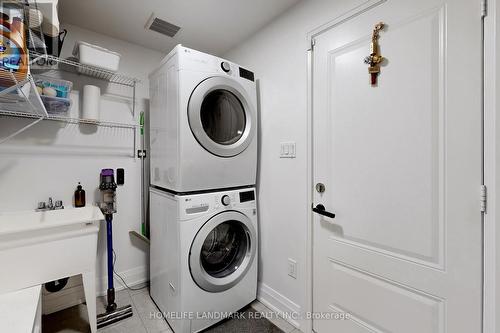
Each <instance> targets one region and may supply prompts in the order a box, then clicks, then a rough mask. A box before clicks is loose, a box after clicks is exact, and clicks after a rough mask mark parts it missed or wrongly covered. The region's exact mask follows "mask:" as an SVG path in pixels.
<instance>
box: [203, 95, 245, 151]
mask: <svg viewBox="0 0 500 333" xmlns="http://www.w3.org/2000/svg"><path fill="white" fill-rule="evenodd" d="M200 117H201V123H202V125H203V129H204V130H205V133H207V135H208V136H209V137H210V139H212V140H213V141H215V142H217V143H219V144H221V145H232V144H233V143H235V142H237V141H238V140H239V139H240V138H241V137H242V136H243V132H244V131H245V127H246V117H245V110H244V109H243V105H242V104H241V102H240V100H239V99H238V97H236V96H235V95H234V94H233V93H232V92H230V91H228V90H224V89H218V90H214V91H211V92H210V93H208V95H207V96H206V97H205V98H204V100H203V103H202V104H201V110H200Z"/></svg>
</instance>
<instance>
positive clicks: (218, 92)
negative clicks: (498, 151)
mask: <svg viewBox="0 0 500 333" xmlns="http://www.w3.org/2000/svg"><path fill="white" fill-rule="evenodd" d="M149 78H150V146H151V155H150V157H151V184H152V185H154V186H157V187H161V188H164V189H168V190H171V191H174V192H176V193H187V192H192V191H200V190H213V189H222V188H231V187H239V186H248V185H255V183H256V172H257V123H258V121H257V97H256V86H255V81H254V74H253V73H252V72H250V71H249V70H246V69H244V68H242V67H240V66H238V65H236V64H233V63H230V62H229V61H227V60H224V59H221V58H218V57H215V56H212V55H209V54H205V53H202V52H199V51H195V50H192V49H188V48H185V47H183V46H181V45H178V46H176V47H175V48H174V49H173V50H172V51H171V52H170V53H169V54H168V55H167V56H166V57H165V58H164V59H163V60H162V62H161V64H160V67H159V68H158V69H157V70H155V71H154V72H153V73H151V74H150V76H149Z"/></svg>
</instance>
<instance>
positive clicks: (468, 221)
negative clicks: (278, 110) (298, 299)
mask: <svg viewBox="0 0 500 333" xmlns="http://www.w3.org/2000/svg"><path fill="white" fill-rule="evenodd" d="M351 14H352V15H351ZM351 14H349V15H347V16H346V17H344V18H343V19H339V20H338V22H337V24H334V25H333V26H332V28H330V29H328V30H326V31H324V32H322V33H321V34H319V35H318V36H316V37H315V46H314V49H313V146H314V149H313V180H314V184H315V185H316V184H317V183H322V184H324V192H322V193H320V192H321V190H322V189H321V188H320V187H321V186H317V188H318V189H319V190H320V191H318V190H317V189H316V188H315V189H314V193H315V194H314V198H313V199H314V203H313V206H317V205H318V204H322V205H324V208H325V210H326V211H327V212H331V213H334V214H335V215H336V216H335V217H334V218H331V217H327V216H323V215H320V214H317V213H314V214H313V216H314V219H313V223H314V224H313V229H314V232H313V237H314V241H313V253H314V255H313V256H314V260H313V310H314V312H317V313H322V314H323V315H324V314H326V313H335V312H343V313H347V314H348V319H346V320H342V319H331V320H325V319H320V318H317V319H314V320H313V328H314V330H315V331H316V332H318V333H354V332H356V333H361V332H377V333H381V332H384V333H385V332H387V333H388V332H391V333H434V332H435V333H438V332H447V333H480V332H481V303H482V290H481V288H482V218H481V212H480V200H479V198H480V185H481V167H482V166H481V141H482V130H481V121H482V120H481V115H482V111H481V94H482V90H481V80H482V75H481V46H482V43H481V18H480V0H448V1H438V0H419V1H415V0H397V1H396V0H388V1H379V2H377V3H375V4H374V5H373V6H371V7H367V8H365V9H361V8H360V9H359V11H358V12H352V13H351ZM381 21H382V22H385V23H386V25H387V26H386V28H385V29H384V30H383V31H382V32H381V33H380V39H379V44H380V51H381V54H382V56H384V57H386V58H387V61H386V63H385V64H384V65H383V66H382V67H381V73H380V75H379V76H378V85H376V86H372V85H371V84H370V76H369V74H368V65H366V64H365V63H364V62H363V60H364V58H365V57H366V56H368V55H369V54H370V39H371V34H372V29H373V27H374V26H375V24H377V23H378V22H381Z"/></svg>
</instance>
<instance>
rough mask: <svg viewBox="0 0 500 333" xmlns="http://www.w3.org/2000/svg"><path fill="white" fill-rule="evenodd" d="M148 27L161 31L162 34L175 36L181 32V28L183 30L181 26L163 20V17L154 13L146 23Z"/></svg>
mask: <svg viewBox="0 0 500 333" xmlns="http://www.w3.org/2000/svg"><path fill="white" fill-rule="evenodd" d="M146 29H149V30H153V31H156V32H159V33H160V34H162V35H166V36H168V37H174V36H175V35H176V34H177V33H178V32H179V30H181V27H178V26H176V25H175V24H172V23H170V22H167V21H165V20H162V19H161V18H158V17H156V15H155V14H154V13H153V14H151V17H150V18H149V20H148V22H147V23H146Z"/></svg>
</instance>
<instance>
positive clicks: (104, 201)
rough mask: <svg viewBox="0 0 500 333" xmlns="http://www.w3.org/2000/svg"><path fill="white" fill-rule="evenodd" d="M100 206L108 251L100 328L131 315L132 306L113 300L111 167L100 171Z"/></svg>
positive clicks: (112, 187) (113, 203)
mask: <svg viewBox="0 0 500 333" xmlns="http://www.w3.org/2000/svg"><path fill="white" fill-rule="evenodd" d="M99 190H101V203H100V208H101V211H102V213H103V214H104V216H105V217H106V242H107V253H108V258H107V259H108V290H107V303H108V304H107V306H106V312H105V313H103V314H100V315H98V316H97V328H101V327H104V326H107V325H110V324H113V323H116V322H117V321H120V320H122V319H125V318H128V317H131V316H132V306H131V305H126V306H124V307H121V308H118V307H117V305H116V302H115V287H114V280H113V275H114V267H113V266H114V258H113V214H114V213H116V182H115V177H114V172H113V169H103V170H102V171H101V183H100V185H99Z"/></svg>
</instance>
